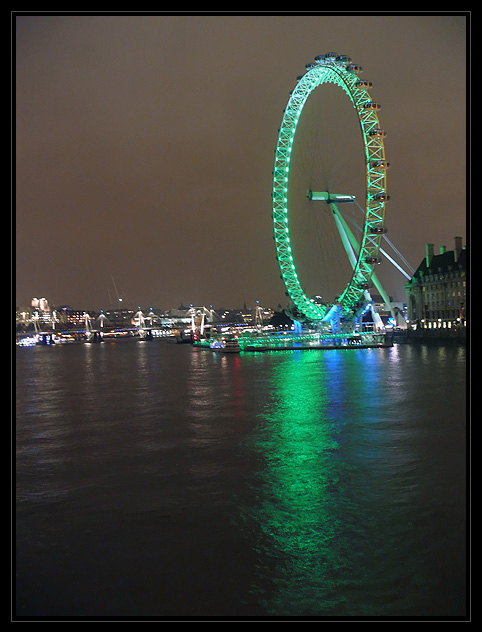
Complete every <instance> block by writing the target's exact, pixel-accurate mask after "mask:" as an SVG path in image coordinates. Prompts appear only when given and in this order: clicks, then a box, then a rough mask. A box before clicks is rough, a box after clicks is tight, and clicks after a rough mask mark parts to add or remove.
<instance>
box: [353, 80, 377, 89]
mask: <svg viewBox="0 0 482 632" xmlns="http://www.w3.org/2000/svg"><path fill="white" fill-rule="evenodd" d="M355 85H356V87H357V88H361V89H365V90H368V88H372V87H373V83H372V82H371V81H361V80H360V81H357V82H356V84H355Z"/></svg>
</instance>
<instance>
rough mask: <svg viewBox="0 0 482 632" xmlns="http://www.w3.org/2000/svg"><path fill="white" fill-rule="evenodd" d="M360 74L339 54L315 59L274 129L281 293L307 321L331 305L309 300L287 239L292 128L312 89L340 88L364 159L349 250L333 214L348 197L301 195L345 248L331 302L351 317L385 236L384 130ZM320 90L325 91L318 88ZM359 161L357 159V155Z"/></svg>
mask: <svg viewBox="0 0 482 632" xmlns="http://www.w3.org/2000/svg"><path fill="white" fill-rule="evenodd" d="M360 72H361V68H360V67H359V66H357V65H356V64H353V63H351V59H350V58H348V57H346V56H344V55H337V54H336V53H328V54H326V55H320V56H318V57H315V61H314V62H313V63H310V64H307V65H306V72H305V73H304V75H302V76H300V77H298V81H297V84H296V87H295V89H294V90H293V91H292V92H291V94H290V98H289V100H288V104H287V106H286V108H285V111H284V115H283V120H282V123H281V127H280V130H279V135H278V142H277V145H276V151H275V162H274V169H273V193H272V196H273V227H274V240H275V243H276V250H277V259H278V263H279V266H280V271H281V278H282V280H283V282H284V284H285V287H286V293H287V295H288V296H289V297H290V298H291V300H292V302H293V304H294V306H295V309H296V310H297V311H298V312H299V314H300V316H301V317H302V318H304V319H306V320H308V321H320V320H323V319H325V317H327V314H328V313H329V311H330V309H331V304H329V303H324V304H320V303H319V302H317V301H316V300H315V299H314V298H309V297H308V296H307V294H306V293H305V291H304V289H303V288H302V285H301V282H300V280H299V278H298V273H297V269H296V266H295V260H294V256H293V248H292V245H293V244H292V242H291V238H290V229H291V225H290V220H293V217H296V212H297V202H296V199H295V200H293V199H292V191H291V189H292V188H293V187H292V184H293V183H292V182H291V172H292V169H291V166H292V165H291V160H292V156H293V154H292V150H293V147H294V142H295V137H296V134H297V129H298V123H299V122H300V120H301V119H302V117H303V115H304V114H305V113H306V111H307V109H306V110H304V108H305V104H306V102H307V100H308V97H310V95H311V94H312V93H313V91H315V90H317V89H320V90H324V89H326V85H327V84H334V85H335V86H337V87H338V88H341V90H342V91H343V92H344V93H345V94H346V95H347V96H348V97H349V99H350V101H351V104H352V105H353V108H354V110H355V113H356V118H357V126H359V129H360V130H361V138H362V145H363V147H362V149H363V154H364V157H362V160H363V161H364V163H365V164H364V165H363V171H364V174H363V179H364V182H363V185H362V186H363V196H364V198H365V199H364V209H363V214H364V220H363V225H362V226H361V233H360V234H361V237H360V238H359V242H358V243H357V244H354V243H353V242H352V243H351V245H350V243H349V242H350V241H351V240H352V238H353V235H352V234H350V231H349V229H348V227H347V226H346V224H345V229H343V228H341V224H342V222H343V218H342V214H341V213H340V211H339V209H338V206H339V204H342V203H344V202H351V201H353V199H352V198H353V197H354V196H352V195H351V194H350V191H346V192H342V193H341V194H334V193H332V192H329V191H328V190H323V191H312V190H310V191H306V192H305V193H306V196H307V197H308V198H309V199H310V200H312V201H315V202H325V203H327V204H328V205H329V206H330V207H331V210H332V211H333V215H334V216H335V220H336V221H337V223H338V224H339V230H340V236H341V239H342V240H344V246H345V250H346V252H347V253H348V254H349V250H350V249H351V257H352V260H351V268H350V270H351V271H350V272H349V274H348V278H347V279H345V282H344V283H343V284H344V285H345V283H346V286H345V287H344V289H343V290H342V291H341V292H340V294H339V296H338V298H337V300H336V301H334V303H336V304H337V305H339V306H340V307H341V309H342V311H343V312H345V313H349V312H356V311H357V310H359V309H361V308H362V307H363V306H364V304H365V303H366V299H365V295H366V290H367V289H368V287H369V286H370V279H371V276H372V274H373V268H374V266H375V265H376V264H377V263H379V247H380V240H381V238H382V235H383V234H384V233H385V204H386V202H387V201H388V199H389V197H388V195H387V194H386V170H387V167H388V164H387V162H386V160H385V148H384V138H385V131H384V130H383V129H382V128H381V125H380V122H379V118H378V111H379V108H380V106H379V105H378V104H377V103H374V102H373V101H372V99H371V98H370V95H369V88H370V87H371V83H370V82H368V81H363V80H360V78H359V73H360ZM324 85H325V88H323V86H324ZM360 156H362V154H361V153H360ZM319 274H320V276H323V275H325V276H329V275H330V266H327V267H326V268H325V269H323V270H320V271H319Z"/></svg>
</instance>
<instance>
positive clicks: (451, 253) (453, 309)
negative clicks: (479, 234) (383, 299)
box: [405, 237, 468, 329]
mask: <svg viewBox="0 0 482 632" xmlns="http://www.w3.org/2000/svg"><path fill="white" fill-rule="evenodd" d="M425 250H426V252H425V257H424V259H423V260H422V261H421V263H420V265H419V266H418V268H417V270H416V271H415V273H414V274H413V276H412V278H411V279H410V281H408V282H407V283H406V285H405V291H406V295H407V316H408V321H409V326H411V327H412V328H414V329H418V328H425V329H440V328H446V329H452V328H455V329H458V328H461V327H465V325H466V314H467V311H466V310H467V300H468V295H467V277H466V258H467V250H466V247H465V246H463V245H462V237H455V238H454V249H453V250H447V248H446V246H440V252H439V253H438V254H434V245H433V244H426V247H425Z"/></svg>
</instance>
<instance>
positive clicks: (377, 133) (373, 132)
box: [368, 128, 387, 138]
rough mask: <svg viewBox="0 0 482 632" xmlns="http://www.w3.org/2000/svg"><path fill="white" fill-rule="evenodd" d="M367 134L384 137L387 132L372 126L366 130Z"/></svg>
mask: <svg viewBox="0 0 482 632" xmlns="http://www.w3.org/2000/svg"><path fill="white" fill-rule="evenodd" d="M368 135H369V136H378V137H379V138H385V136H386V135H387V133H386V132H385V130H383V129H378V128H374V129H372V130H370V131H369V132H368Z"/></svg>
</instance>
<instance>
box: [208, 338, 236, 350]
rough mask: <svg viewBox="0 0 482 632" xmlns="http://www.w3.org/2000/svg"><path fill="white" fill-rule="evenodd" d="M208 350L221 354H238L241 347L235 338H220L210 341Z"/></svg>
mask: <svg viewBox="0 0 482 632" xmlns="http://www.w3.org/2000/svg"><path fill="white" fill-rule="evenodd" d="M209 348H210V349H212V350H213V351H220V352H221V353H239V352H240V351H241V347H240V346H239V342H238V339H237V338H221V339H214V340H211V342H210V343H209Z"/></svg>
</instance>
